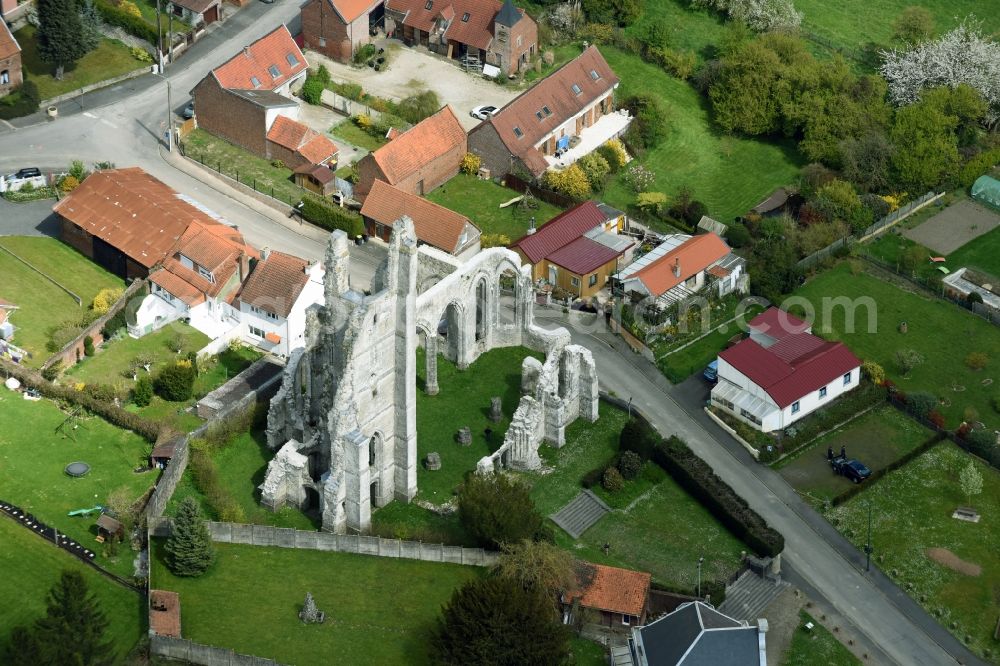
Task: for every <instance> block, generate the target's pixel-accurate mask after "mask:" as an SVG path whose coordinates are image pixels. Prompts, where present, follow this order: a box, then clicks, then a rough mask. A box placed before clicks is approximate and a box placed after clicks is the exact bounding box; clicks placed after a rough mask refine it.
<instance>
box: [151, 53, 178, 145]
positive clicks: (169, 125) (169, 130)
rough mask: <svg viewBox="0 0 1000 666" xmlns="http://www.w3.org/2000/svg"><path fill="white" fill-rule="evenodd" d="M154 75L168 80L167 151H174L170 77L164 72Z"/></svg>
mask: <svg viewBox="0 0 1000 666" xmlns="http://www.w3.org/2000/svg"><path fill="white" fill-rule="evenodd" d="M160 71H162V68H161V70H160ZM153 76H158V77H160V78H161V79H163V80H164V81H166V82H167V152H171V153H172V152H174V111H173V109H174V107H173V104H172V103H171V101H170V79H168V78H167V77H166V76H164V75H163V74H156V73H154V74H153Z"/></svg>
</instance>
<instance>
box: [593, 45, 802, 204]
mask: <svg viewBox="0 0 1000 666" xmlns="http://www.w3.org/2000/svg"><path fill="white" fill-rule="evenodd" d="M601 53H602V54H603V55H604V57H605V58H606V59H607V61H608V64H609V65H611V68H612V69H613V70H614V71H615V73H616V74H617V75H618V76H619V77H620V78H621V87H620V89H619V91H618V92H617V97H618V98H619V99H624V98H625V97H628V96H629V95H634V94H637V93H650V94H653V95H655V96H656V97H658V98H659V99H660V100H661V102H662V103H663V107H664V109H665V113H666V116H667V118H666V122H667V135H666V137H665V138H664V139H663V141H662V142H661V143H660V145H658V146H657V147H656V148H653V149H652V150H649V151H647V153H646V154H645V155H644V156H643V157H642V158H641V159H640V160H639V163H640V164H643V165H644V166H646V167H647V168H649V169H651V170H652V171H653V173H654V174H656V181H655V183H654V185H653V187H652V188H651V189H652V191H660V192H665V193H666V194H667V195H668V196H671V197H672V196H674V195H675V194H676V193H677V190H678V189H679V188H680V187H681V186H682V185H686V186H688V187H690V188H691V190H692V192H693V193H694V197H695V198H696V199H698V200H700V201H703V202H704V203H705V205H706V206H708V214H709V215H711V216H712V217H714V218H716V219H717V220H720V221H722V222H726V223H728V222H731V221H732V220H733V218H734V217H736V216H737V215H743V214H744V213H746V212H747V211H748V210H750V209H751V208H752V207H753V206H755V205H756V204H758V203H760V202H761V201H763V200H764V199H766V198H767V197H768V196H769V195H770V194H771V192H773V191H774V190H775V189H776V188H778V187H781V186H783V185H789V184H793V183H795V182H797V181H798V170H799V168H800V167H801V166H802V165H803V164H804V162H803V161H802V157H801V156H800V155H799V153H798V150H797V149H796V148H795V144H794V142H792V141H781V142H777V141H763V140H757V139H748V138H740V137H736V136H727V135H724V134H722V133H720V132H719V131H718V130H717V129H715V127H714V126H713V125H712V120H711V109H710V108H709V102H708V100H707V99H706V98H705V97H704V96H702V95H700V94H699V93H698V91H697V90H695V89H694V87H692V86H691V85H690V84H689V83H685V82H684V81H680V80H679V79H676V78H673V77H672V76H670V75H668V74H667V73H666V72H665V71H663V69H662V68H660V67H656V66H655V65H651V64H649V63H646V62H643V61H642V60H640V59H639V58H638V56H635V55H632V54H630V53H625V52H623V51H620V50H618V49H616V48H613V47H610V46H605V47H602V49H601ZM601 198H602V199H603V200H604V201H606V202H607V203H609V204H611V205H612V206H616V207H618V208H620V209H622V210H625V209H626V207H627V206H628V205H629V204H631V203H633V202H634V201H635V192H634V191H633V190H632V189H631V188H630V187H629V186H628V185H626V184H625V182H624V180H623V179H622V177H621V176H620V175H619V176H617V177H614V178H613V179H612V180H611V181H609V183H608V186H607V188H606V190H605V192H604V193H603V195H601Z"/></svg>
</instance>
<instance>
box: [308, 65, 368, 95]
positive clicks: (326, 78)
mask: <svg viewBox="0 0 1000 666" xmlns="http://www.w3.org/2000/svg"><path fill="white" fill-rule="evenodd" d="M313 76H314V78H315V79H316V80H317V81H319V82H321V83H322V84H323V85H326V84H328V83H329V82H330V70H328V69H327V68H326V65H320V66H319V68H318V69H317V70H316V73H315V74H314V75H313ZM358 89H359V90H360V89H361V86H358Z"/></svg>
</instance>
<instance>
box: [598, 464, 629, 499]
mask: <svg viewBox="0 0 1000 666" xmlns="http://www.w3.org/2000/svg"><path fill="white" fill-rule="evenodd" d="M601 486H602V487H603V488H604V489H605V490H607V491H608V492H609V493H617V492H618V491H619V490H621V489H622V488H624V487H625V479H624V478H622V473H621V472H619V471H618V468H617V467H609V468H607V469H606V470H604V476H603V477H601Z"/></svg>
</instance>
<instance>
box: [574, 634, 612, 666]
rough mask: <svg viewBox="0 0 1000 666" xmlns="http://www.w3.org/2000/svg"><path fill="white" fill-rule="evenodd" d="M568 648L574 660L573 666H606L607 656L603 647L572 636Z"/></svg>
mask: <svg viewBox="0 0 1000 666" xmlns="http://www.w3.org/2000/svg"><path fill="white" fill-rule="evenodd" d="M569 647H570V651H571V652H572V653H573V659H574V660H575V661H574V662H573V664H574V666H607V663H608V656H607V652H605V650H604V646H603V645H600V644H599V643H595V642H594V641H588V640H587V639H585V638H580V637H579V636H574V637H573V638H572V639H571V640H570V643H569Z"/></svg>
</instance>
